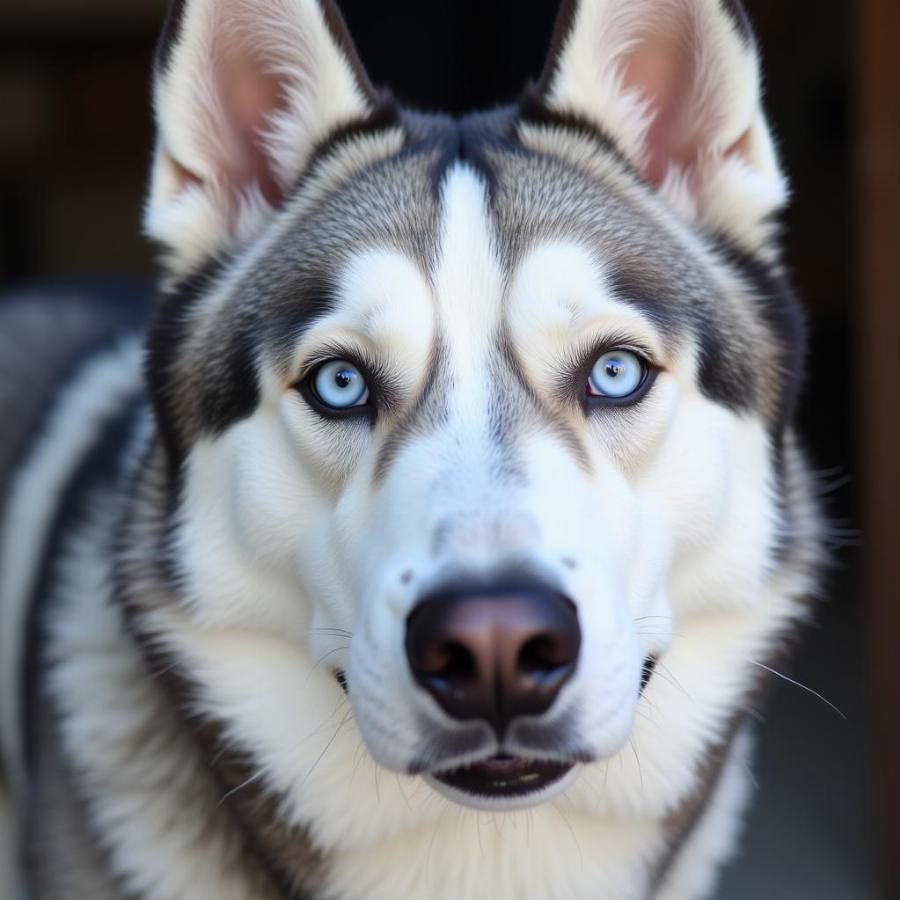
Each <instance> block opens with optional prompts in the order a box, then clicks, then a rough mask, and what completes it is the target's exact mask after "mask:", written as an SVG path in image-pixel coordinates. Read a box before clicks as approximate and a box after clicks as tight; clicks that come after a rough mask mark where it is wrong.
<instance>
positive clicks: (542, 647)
mask: <svg viewBox="0 0 900 900" xmlns="http://www.w3.org/2000/svg"><path fill="white" fill-rule="evenodd" d="M571 661H572V660H571V655H570V654H569V653H568V652H567V651H566V648H565V647H563V642H562V641H560V640H559V638H558V637H557V636H556V635H551V634H541V635H537V636H536V637H533V638H531V639H530V640H528V641H526V642H525V643H524V644H523V645H522V649H521V650H520V651H519V658H518V669H519V671H520V672H522V673H523V674H525V675H535V676H540V675H549V674H550V673H552V672H555V671H556V670H557V669H559V668H562V667H563V666H567V665H569V664H570V663H571Z"/></svg>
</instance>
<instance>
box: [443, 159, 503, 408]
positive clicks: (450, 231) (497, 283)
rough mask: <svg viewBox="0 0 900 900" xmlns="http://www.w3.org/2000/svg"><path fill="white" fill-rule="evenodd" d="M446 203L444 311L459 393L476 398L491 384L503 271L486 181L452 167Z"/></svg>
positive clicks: (458, 166) (446, 183) (446, 184)
mask: <svg viewBox="0 0 900 900" xmlns="http://www.w3.org/2000/svg"><path fill="white" fill-rule="evenodd" d="M442 208H443V221H442V227H441V241H440V251H439V254H440V255H439V259H438V264H437V270H436V272H435V296H436V300H437V308H438V316H439V321H440V329H441V334H442V337H443V339H444V346H445V348H446V351H447V354H448V357H449V364H450V367H451V369H452V370H453V374H454V382H455V384H456V385H457V386H458V387H459V388H460V390H459V392H458V394H459V395H460V396H462V395H465V396H466V398H467V400H470V401H471V400H472V399H474V398H483V396H484V394H485V392H486V389H487V388H488V386H489V385H488V379H487V378H486V377H485V371H484V363H485V362H486V360H487V355H488V351H489V348H490V346H491V344H492V343H494V341H495V340H496V334H497V329H498V327H499V324H500V310H501V304H502V300H503V275H502V271H501V268H500V264H499V262H498V260H497V258H496V255H495V252H494V234H493V228H492V222H491V216H490V212H489V209H488V199H487V191H486V187H485V184H484V181H483V180H482V179H481V178H480V177H479V176H478V175H477V174H476V173H475V172H474V171H473V170H472V169H471V168H469V167H468V166H466V165H465V164H462V163H458V164H456V165H455V166H454V167H453V168H451V169H450V171H449V172H448V174H447V177H446V179H445V181H444V187H443V194H442Z"/></svg>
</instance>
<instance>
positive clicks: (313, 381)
mask: <svg viewBox="0 0 900 900" xmlns="http://www.w3.org/2000/svg"><path fill="white" fill-rule="evenodd" d="M308 385H309V388H310V390H311V393H312V394H313V397H314V398H315V399H316V400H317V401H318V402H319V403H320V404H321V405H322V406H324V407H325V408H326V409H330V410H335V411H338V412H342V411H344V410H351V409H356V408H358V407H363V406H367V405H368V403H369V386H368V384H367V383H366V379H365V377H364V376H363V374H362V372H360V370H359V368H358V367H357V366H355V365H354V364H353V363H352V362H349V361H348V360H346V359H331V360H328V362H324V363H322V364H321V365H320V366H319V367H318V368H317V369H316V370H315V371H314V372H313V373H312V374H311V375H310V377H309V379H308Z"/></svg>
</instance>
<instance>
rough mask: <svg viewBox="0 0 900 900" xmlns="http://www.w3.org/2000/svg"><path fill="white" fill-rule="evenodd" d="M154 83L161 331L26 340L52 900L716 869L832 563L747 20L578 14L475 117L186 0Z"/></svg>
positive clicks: (261, 2) (6, 600)
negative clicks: (763, 721) (782, 680)
mask: <svg viewBox="0 0 900 900" xmlns="http://www.w3.org/2000/svg"><path fill="white" fill-rule="evenodd" d="M154 109H155V114H156V120H157V126H158V140H157V144H156V149H155V154H154V158H153V165H152V178H151V188H150V192H149V199H148V201H147V206H146V219H145V223H146V231H147V233H148V234H149V236H150V237H151V238H152V239H153V240H154V241H155V242H157V244H158V245H159V246H160V248H161V250H162V261H161V268H162V270H163V275H162V278H161V283H160V289H159V292H158V297H157V299H156V300H155V302H154V304H153V311H152V314H151V317H150V321H149V324H148V325H147V326H146V328H143V329H142V328H140V327H137V328H136V327H135V326H134V325H133V324H132V323H130V322H125V321H123V319H124V318H127V315H126V313H124V312H123V313H122V315H121V316H119V315H118V314H116V315H113V314H111V313H110V312H109V311H102V310H100V309H98V308H97V307H96V306H94V305H91V304H90V303H79V302H71V303H66V304H64V305H61V306H60V305H56V306H54V305H52V304H50V303H48V302H47V301H45V300H41V299H40V298H36V297H30V298H29V297H23V298H19V299H18V300H16V301H11V302H9V303H7V304H6V305H5V308H4V309H3V312H2V320H0V335H2V337H0V365H2V372H3V392H2V394H0V415H2V421H3V423H4V425H3V428H4V438H3V451H2V456H0V478H2V484H3V496H4V497H5V500H4V506H3V531H2V545H0V553H2V564H0V565H2V568H0V591H2V593H0V615H2V623H0V624H2V629H0V635H2V638H0V640H2V646H0V651H2V653H0V658H2V680H0V684H2V692H3V693H2V705H0V713H2V719H0V730H2V739H3V784H4V794H5V796H6V810H7V815H6V823H7V824H6V833H7V835H8V837H7V839H6V840H7V852H8V853H9V854H10V858H12V857H13V856H16V858H18V859H20V860H21V865H20V866H18V867H17V869H18V877H19V880H20V883H19V886H18V890H21V891H23V892H24V893H25V895H27V896H28V897H30V898H34V900H49V898H62V897H66V898H73V897H77V898H92V900H124V898H133V900H181V898H197V900H213V898H215V900H249V898H253V900H276V898H293V897H309V898H329V900H397V898H417V900H444V898H447V900H449V898H463V897H464V898H467V900H489V898H490V900H503V898H509V900H512V898H515V900H546V898H559V900H578V898H583V900H598V898H602V900H647V898H653V900H686V898H700V897H706V896H709V894H710V892H711V891H712V890H713V889H714V886H715V880H716V874H717V872H718V871H719V869H720V866H721V864H722V862H723V861H724V860H726V859H727V858H728V857H729V855H730V854H731V853H732V852H733V850H734V848H735V847H736V845H737V841H738V835H739V827H740V821H741V817H742V811H743V809H744V807H745V803H746V801H747V799H748V774H747V766H748V761H749V756H750V751H751V740H752V735H751V727H750V724H749V723H748V714H747V710H748V708H751V707H752V706H753V703H754V700H755V698H756V696H757V694H758V692H759V691H760V690H762V689H763V687H764V685H765V682H766V674H767V671H768V668H769V667H770V666H771V664H772V662H773V660H774V658H775V657H776V655H777V654H779V653H780V652H781V650H782V648H783V645H784V642H785V637H786V636H788V635H790V634H791V633H792V632H793V631H794V630H795V628H796V627H797V625H798V623H800V622H802V621H803V620H804V618H806V617H807V615H808V610H809V602H808V599H807V598H808V597H809V596H810V593H811V590H812V588H813V587H814V584H815V580H816V577H817V572H818V569H819V566H820V556H821V551H820V549H819V548H820V538H819V535H820V528H821V525H820V523H821V515H820V513H819V511H818V509H817V506H816V502H815V499H814V494H815V491H814V489H813V478H812V475H811V473H810V470H809V468H808V465H807V463H806V462H805V459H804V456H803V453H802V451H801V449H800V448H799V447H798V441H797V438H796V436H795V432H794V430H793V426H792V417H793V410H794V405H795V395H796V392H797V386H798V384H799V382H800V379H801V375H802V368H803V357H804V329H803V321H802V315H801V313H800V311H799V307H798V304H797V302H796V300H795V298H794V297H793V295H792V293H791V290H790V287H789V285H788V283H787V279H786V277H785V272H784V268H783V265H782V262H781V255H780V250H779V244H778V240H779V234H778V225H777V221H778V214H779V212H780V211H781V210H782V208H783V207H784V205H785V203H786V200H787V195H788V189H787V184H786V180H785V177H784V175H783V173H782V171H781V169H780V168H779V164H778V160H777V155H776V152H775V149H774V144H773V139H772V137H771V134H770V131H769V128H768V126H767V123H766V118H765V114H764V112H763V109H762V106H761V88H760V75H759V64H758V56H757V51H756V44H755V39H754V36H753V34H752V31H751V29H750V25H749V24H748V21H747V17H746V15H745V13H744V11H743V9H742V8H741V6H740V4H739V3H738V2H737V0H565V2H564V3H563V5H562V9H561V11H560V14H559V18H558V22H557V25H556V29H555V33H554V34H553V36H552V39H551V44H550V50H549V55H548V59H547V62H546V66H545V68H544V70H543V73H542V74H541V76H540V78H539V79H538V80H537V81H536V82H534V83H533V84H531V85H530V86H529V87H528V88H527V89H526V91H525V93H524V94H523V96H522V98H521V100H520V101H519V102H516V103H514V104H512V105H510V106H507V107H503V108H499V109H496V110H493V111H489V112H485V113H473V114H471V115H466V116H464V117H462V118H452V117H449V116H443V115H432V114H425V113H420V112H416V111H411V110H407V109H404V108H402V107H400V106H398V105H397V104H396V103H395V102H394V101H393V100H392V98H391V96H390V95H389V94H387V93H385V92H382V91H381V90H376V89H375V88H374V87H373V86H372V84H371V82H370V80H369V78H368V77H367V75H366V74H365V71H364V69H363V66H362V63H361V61H360V59H359V57H358V55H357V53H356V51H355V50H354V47H353V44H352V42H351V37H350V35H349V34H348V32H347V29H346V27H345V25H344V23H343V20H342V18H341V16H340V13H339V11H338V9H337V8H336V7H335V6H334V5H333V3H332V0H252V2H251V0H181V2H175V3H174V5H173V6H172V8H171V10H170V12H169V15H168V19H167V22H166V24H165V27H164V32H163V36H162V39H161V43H160V46H159V51H158V56H157V59H156V63H155V86H154ZM10 890H14V889H13V888H10Z"/></svg>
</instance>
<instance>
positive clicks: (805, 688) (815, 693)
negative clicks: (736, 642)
mask: <svg viewBox="0 0 900 900" xmlns="http://www.w3.org/2000/svg"><path fill="white" fill-rule="evenodd" d="M747 662H749V663H751V664H752V665H754V666H759V668H760V669H765V671H766V672H770V673H771V674H772V675H776V676H777V677H778V678H781V679H782V680H783V681H786V682H787V683H788V684H793V685H794V686H795V687H798V688H800V689H801V690H803V691H806V692H807V693H808V694H812V695H813V697H816V698H818V699H819V700H821V701H822V702H823V703H824V704H825V705H826V706H830V707H831V708H832V709H833V710H834V711H835V712H836V713H837V714H838V715H839V716H840V717H841V718H842V719H843V720H844V721H845V722H846V721H847V717H846V716H845V715H844V713H843V711H842V710H841V709H839V708H838V707H837V706H836V705H835V704H834V703H832V702H831V701H830V700H829V699H828V698H827V697H823V696H822V695H821V694H820V693H819V692H818V691H815V690H813V689H812V688H811V687H808V686H807V685H805V684H803V683H802V682H800V681H797V680H796V679H794V678H791V677H790V676H789V675H785V674H784V672H779V671H778V670H777V669H773V668H772V667H771V666H767V665H766V664H765V663H761V662H757V661H756V660H755V659H748V660H747Z"/></svg>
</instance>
